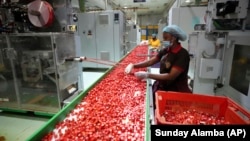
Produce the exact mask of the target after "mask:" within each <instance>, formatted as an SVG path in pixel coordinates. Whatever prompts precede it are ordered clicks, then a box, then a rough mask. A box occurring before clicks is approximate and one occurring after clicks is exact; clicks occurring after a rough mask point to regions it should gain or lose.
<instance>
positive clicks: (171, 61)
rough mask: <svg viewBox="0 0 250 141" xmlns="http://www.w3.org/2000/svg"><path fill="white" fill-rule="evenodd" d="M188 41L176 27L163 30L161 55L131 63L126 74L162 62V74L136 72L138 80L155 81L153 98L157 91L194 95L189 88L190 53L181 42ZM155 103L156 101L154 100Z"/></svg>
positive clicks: (171, 26) (183, 33) (170, 26)
mask: <svg viewBox="0 0 250 141" xmlns="http://www.w3.org/2000/svg"><path fill="white" fill-rule="evenodd" d="M186 39H187V35H186V33H185V32H184V31H183V30H182V29H181V28H180V27H178V26H176V25H169V26H166V27H164V28H163V42H162V43H163V46H164V48H162V49H161V50H160V51H159V53H158V54H157V55H156V56H154V57H152V58H150V59H149V60H147V61H144V62H139V63H136V64H132V63H130V64H129V65H128V66H127V67H126V68H125V73H127V74H128V73H131V72H132V70H133V68H144V67H149V66H152V65H154V64H156V63H158V62H160V74H152V73H148V72H144V71H139V72H135V73H134V75H135V76H136V77H137V78H138V79H146V78H150V79H154V80H156V81H155V82H154V84H153V97H155V96H154V95H155V92H156V91H157V90H163V91H176V92H185V93H192V92H191V90H190V89H189V87H188V68H189V61H190V58H189V53H188V51H187V50H186V49H184V48H183V47H182V46H181V43H180V42H179V41H185V40H186ZM154 101H155V100H154Z"/></svg>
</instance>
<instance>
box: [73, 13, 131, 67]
mask: <svg viewBox="0 0 250 141" xmlns="http://www.w3.org/2000/svg"><path fill="white" fill-rule="evenodd" d="M78 27H79V29H78V33H79V36H80V38H81V45H82V47H81V48H82V55H83V56H86V57H87V58H88V57H90V58H97V59H101V60H108V61H113V62H118V61H119V60H120V59H121V58H122V57H123V56H124V55H125V53H126V47H125V35H124V33H125V28H126V27H125V17H124V14H123V13H122V12H121V11H118V10H109V11H100V12H89V13H79V14H78ZM83 65H84V67H86V68H109V67H110V66H107V65H101V64H95V63H88V62H83Z"/></svg>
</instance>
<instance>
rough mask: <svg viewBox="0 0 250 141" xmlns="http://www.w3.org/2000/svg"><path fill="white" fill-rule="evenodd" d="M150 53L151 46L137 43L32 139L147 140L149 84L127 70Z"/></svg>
mask: <svg viewBox="0 0 250 141" xmlns="http://www.w3.org/2000/svg"><path fill="white" fill-rule="evenodd" d="M147 52H148V49H147V46H137V47H136V48H135V49H133V51H132V52H130V53H129V54H128V55H127V56H126V57H125V58H123V59H122V60H121V61H120V63H119V64H118V65H117V66H116V67H114V68H112V69H110V70H109V71H108V72H107V73H105V76H103V78H101V79H100V80H99V81H98V82H96V83H95V84H94V85H93V86H92V87H91V88H90V89H89V90H87V91H85V92H83V93H81V94H80V96H78V97H77V98H76V99H75V100H74V101H73V102H72V103H71V104H69V105H68V106H66V107H65V108H64V109H63V110H62V111H61V112H60V113H58V114H56V115H55V116H54V117H53V118H52V119H51V120H50V121H49V122H48V123H47V124H46V125H45V126H44V127H42V128H41V130H39V131H37V133H35V134H34V135H33V136H32V137H30V139H29V140H41V139H44V140H53V139H69V140H91V139H93V140H95V139H100V140H102V141H105V140H110V139H111V138H114V139H117V140H119V139H122V140H124V139H128V140H137V141H140V140H147V139H146V138H147V135H146V132H147V131H148V127H146V126H149V124H148V122H147V121H146V120H147V118H148V116H147V113H148V112H147V111H148V108H146V105H147V106H148V102H147V101H148V98H147V99H146V91H147V90H146V89H147V88H146V87H147V86H146V83H145V82H142V81H140V80H138V79H137V78H136V77H134V76H133V75H127V74H125V73H124V69H125V67H126V65H128V64H129V63H136V62H140V61H143V60H146V59H147V58H146V56H145V57H141V56H137V54H138V53H141V54H146V53H147ZM140 70H144V71H145V69H134V71H140ZM85 95H87V96H86V97H84V96H85ZM146 103H147V104H146ZM145 109H146V110H145ZM145 123H146V124H145Z"/></svg>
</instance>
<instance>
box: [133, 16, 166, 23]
mask: <svg viewBox="0 0 250 141" xmlns="http://www.w3.org/2000/svg"><path fill="white" fill-rule="evenodd" d="M160 19H162V15H161V14H156V15H154V14H152V15H145V16H138V19H137V20H138V24H139V25H157V24H158V23H159V20H160Z"/></svg>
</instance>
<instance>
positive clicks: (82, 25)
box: [78, 13, 98, 68]
mask: <svg viewBox="0 0 250 141" xmlns="http://www.w3.org/2000/svg"><path fill="white" fill-rule="evenodd" d="M78 18H79V20H78V28H79V29H78V32H79V36H80V39H81V49H82V54H81V56H86V57H90V58H96V56H97V44H96V34H98V33H97V32H96V20H97V19H96V17H95V13H81V14H79V15H78ZM83 66H84V67H93V68H96V67H97V64H95V63H89V62H83Z"/></svg>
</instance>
